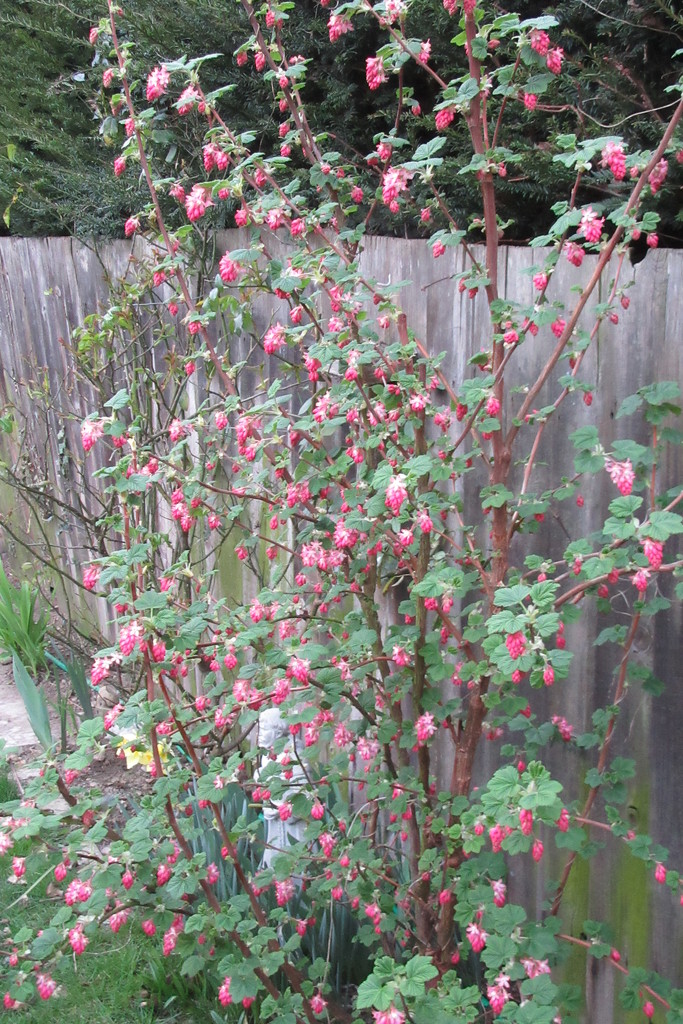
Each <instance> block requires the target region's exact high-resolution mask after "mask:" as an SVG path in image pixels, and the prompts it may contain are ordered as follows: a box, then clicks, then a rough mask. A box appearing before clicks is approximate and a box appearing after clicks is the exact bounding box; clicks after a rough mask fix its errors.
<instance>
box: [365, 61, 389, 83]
mask: <svg viewBox="0 0 683 1024" xmlns="http://www.w3.org/2000/svg"><path fill="white" fill-rule="evenodd" d="M365 78H366V79H367V83H368V86H369V87H370V88H371V89H379V87H380V85H382V83H383V82H386V80H387V75H386V72H385V70H384V64H383V63H382V58H381V57H367V58H366V61H365Z"/></svg>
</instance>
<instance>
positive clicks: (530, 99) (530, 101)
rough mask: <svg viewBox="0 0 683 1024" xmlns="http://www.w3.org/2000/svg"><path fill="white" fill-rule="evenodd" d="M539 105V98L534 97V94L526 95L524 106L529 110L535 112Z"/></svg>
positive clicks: (528, 93) (527, 93) (526, 93)
mask: <svg viewBox="0 0 683 1024" xmlns="http://www.w3.org/2000/svg"><path fill="white" fill-rule="evenodd" d="M537 103H538V96H534V94H533V93H532V92H525V93H524V106H525V107H526V109H527V110H535V109H536V104H537Z"/></svg>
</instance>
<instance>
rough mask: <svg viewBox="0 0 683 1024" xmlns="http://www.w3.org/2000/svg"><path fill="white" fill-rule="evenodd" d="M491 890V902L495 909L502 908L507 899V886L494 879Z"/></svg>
mask: <svg viewBox="0 0 683 1024" xmlns="http://www.w3.org/2000/svg"><path fill="white" fill-rule="evenodd" d="M491 886H492V888H493V902H494V903H495V905H496V906H497V907H504V906H505V900H506V898H507V886H506V884H505V882H503V881H501V880H500V879H495V880H494V881H493V882H491Z"/></svg>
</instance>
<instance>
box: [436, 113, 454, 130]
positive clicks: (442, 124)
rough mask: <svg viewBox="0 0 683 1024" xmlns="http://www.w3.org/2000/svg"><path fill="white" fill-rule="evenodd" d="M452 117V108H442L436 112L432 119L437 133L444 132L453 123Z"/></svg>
mask: <svg viewBox="0 0 683 1024" xmlns="http://www.w3.org/2000/svg"><path fill="white" fill-rule="evenodd" d="M454 117H455V109H454V108H453V107H444V108H443V109H442V110H437V112H436V116H435V118H434V124H435V126H436V130H437V132H443V131H445V130H446V128H448V126H449V124H451V122H452V121H453V119H454Z"/></svg>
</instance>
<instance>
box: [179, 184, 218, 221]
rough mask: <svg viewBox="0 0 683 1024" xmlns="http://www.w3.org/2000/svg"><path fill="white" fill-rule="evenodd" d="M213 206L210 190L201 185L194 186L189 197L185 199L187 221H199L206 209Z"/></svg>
mask: <svg viewBox="0 0 683 1024" xmlns="http://www.w3.org/2000/svg"><path fill="white" fill-rule="evenodd" d="M213 205H214V203H213V200H212V199H211V192H210V190H209V189H208V188H204V187H203V186H202V185H194V186H193V188H192V191H191V192H190V194H189V196H186V197H185V212H186V213H187V219H188V220H191V221H196V220H199V219H200V218H201V217H203V216H204V214H205V213H206V211H207V210H208V208H209V207H210V206H213Z"/></svg>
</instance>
